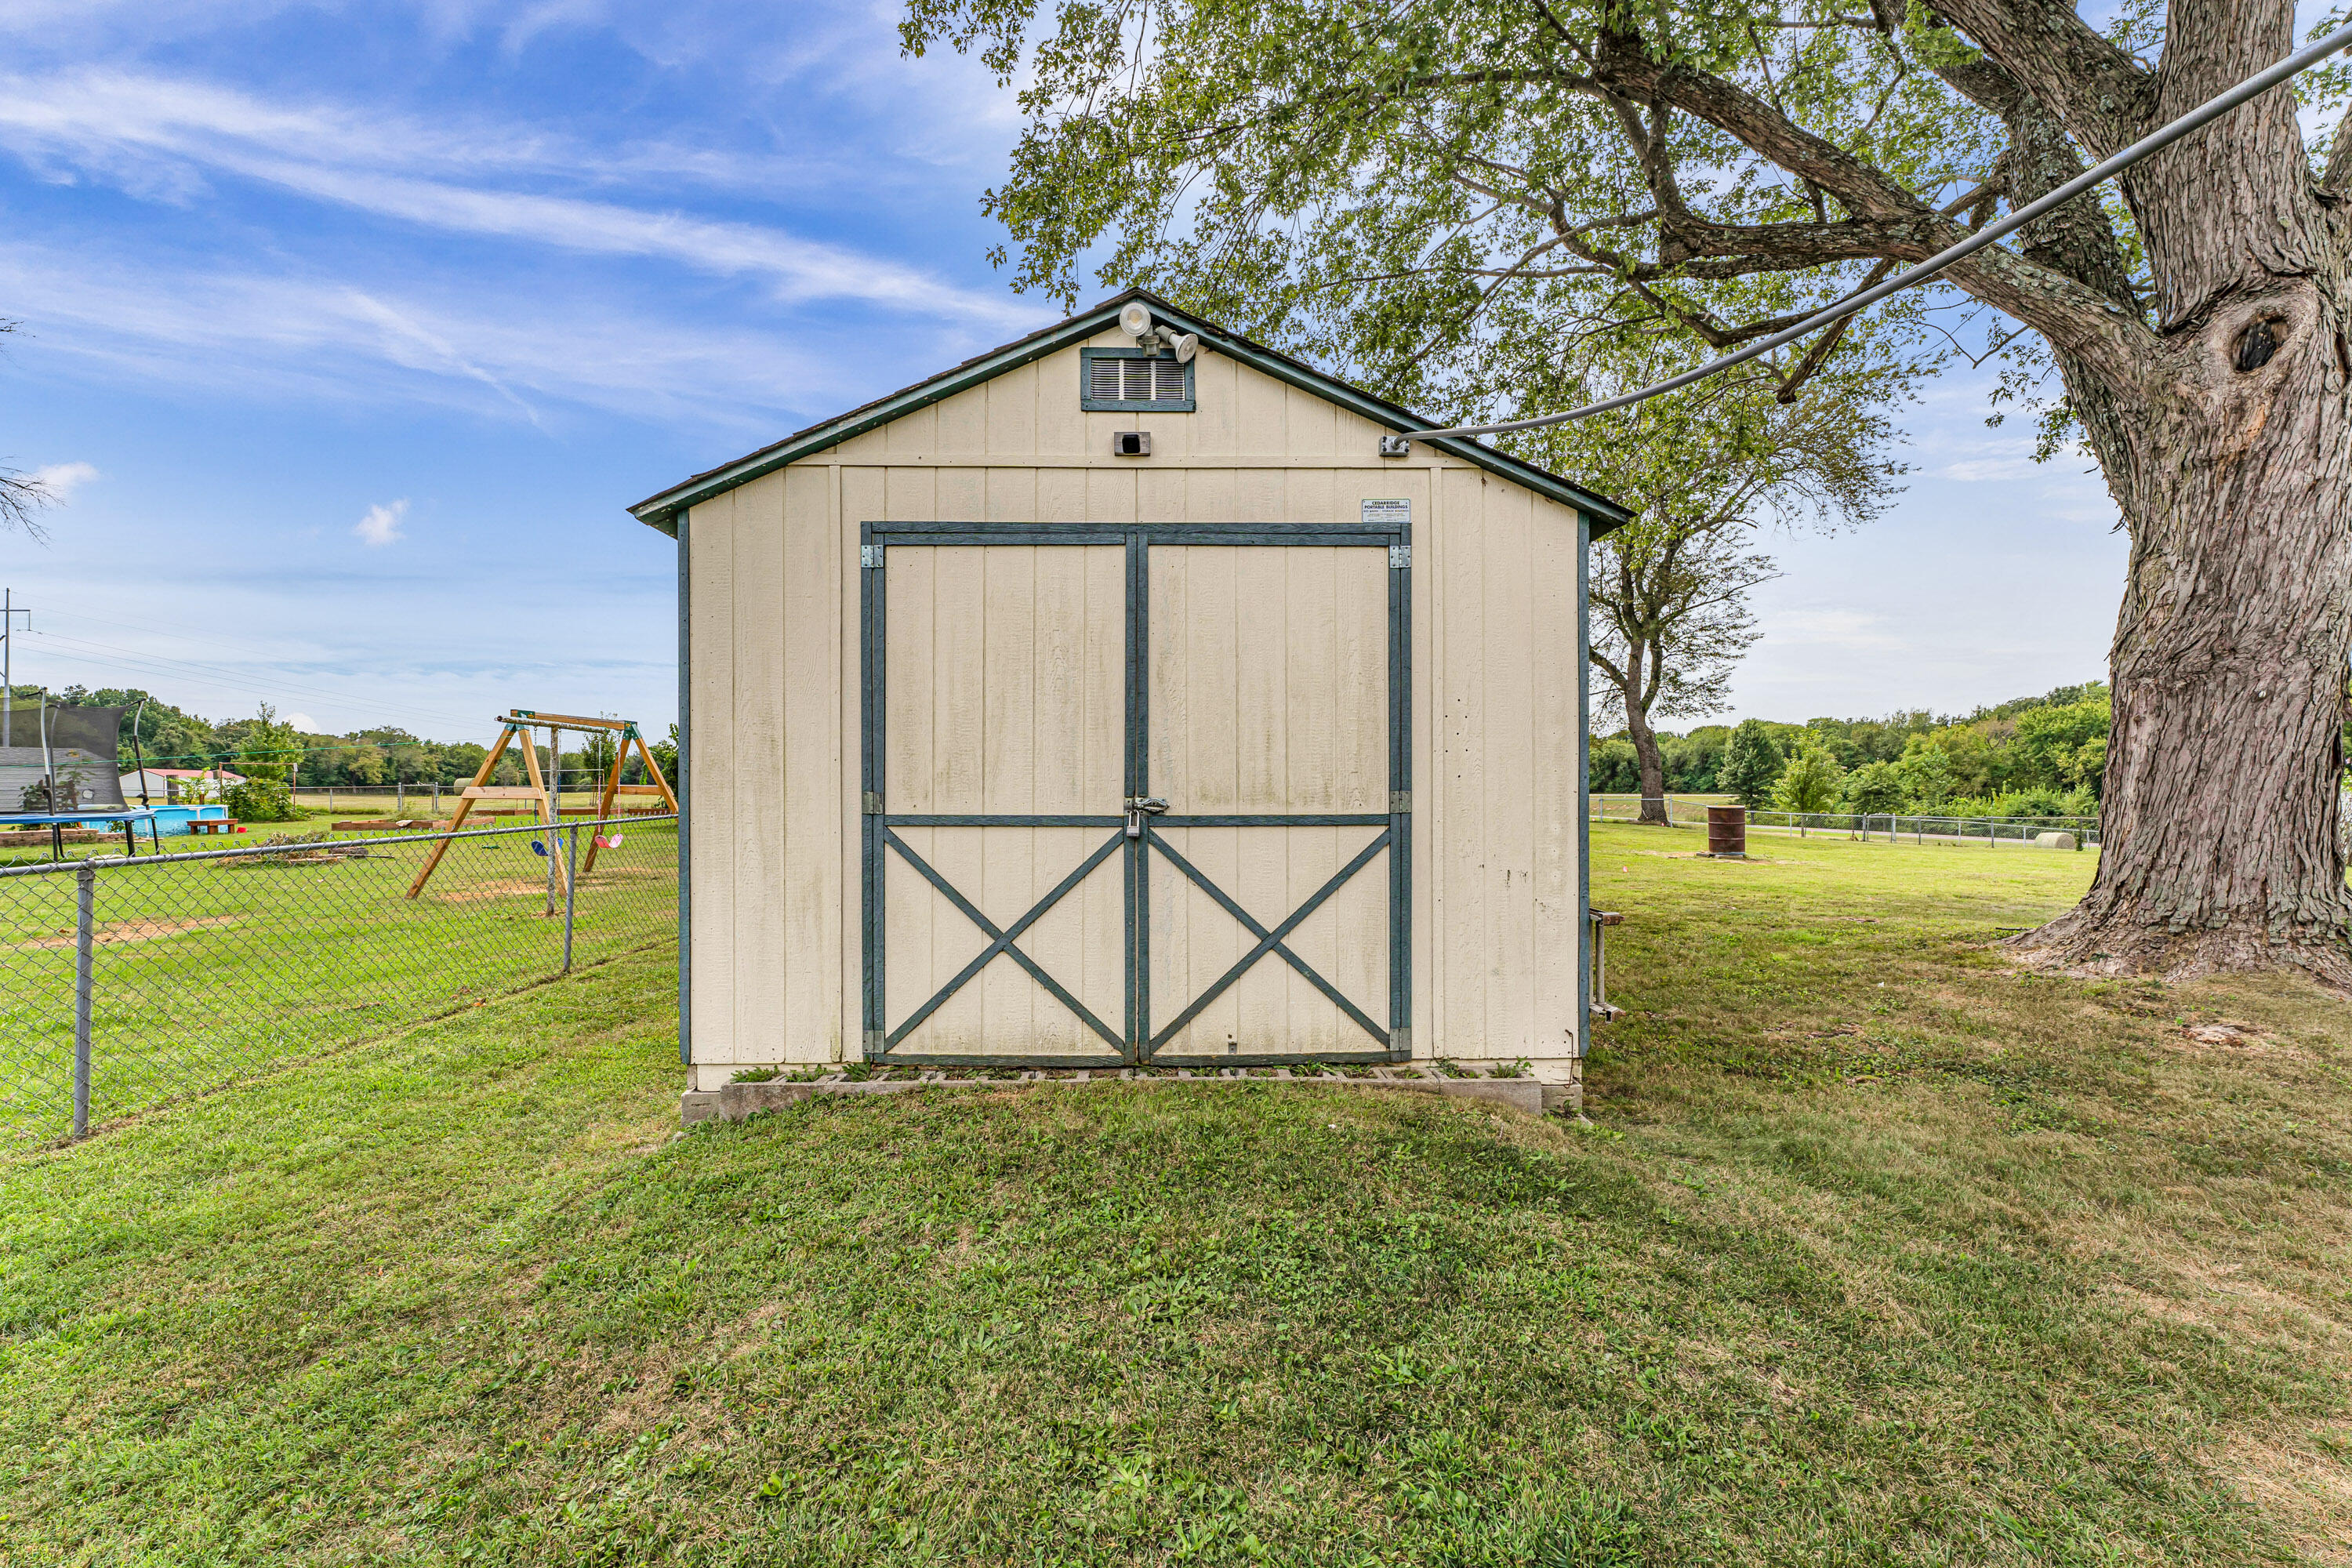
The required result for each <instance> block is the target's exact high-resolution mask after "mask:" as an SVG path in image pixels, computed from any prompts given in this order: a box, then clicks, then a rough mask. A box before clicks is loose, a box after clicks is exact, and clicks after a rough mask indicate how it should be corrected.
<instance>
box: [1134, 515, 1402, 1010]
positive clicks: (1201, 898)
mask: <svg viewBox="0 0 2352 1568" xmlns="http://www.w3.org/2000/svg"><path fill="white" fill-rule="evenodd" d="M1276 478H1277V479H1278V478H1280V476H1279V475H1276ZM1322 488H1323V489H1325V490H1326V491H1328V488H1329V485H1328V478H1327V479H1326V480H1325V481H1324V485H1323V487H1322ZM1282 521H1324V519H1320V518H1316V517H1302V516H1296V515H1294V516H1292V517H1290V518H1287V519H1285V520H1282ZM1387 573H1388V556H1387V552H1385V551H1382V550H1371V549H1363V548H1344V549H1343V548H1333V547H1320V546H1311V545H1285V546H1246V545H1244V546H1234V545H1157V546H1154V547H1153V549H1152V551H1151V625H1152V628H1153V634H1154V635H1153V637H1152V646H1151V670H1150V684H1151V705H1150V737H1151V738H1150V752H1151V765H1152V774H1151V779H1150V787H1151V790H1152V793H1154V794H1157V795H1164V796H1166V798H1167V800H1168V803H1169V810H1170V813H1171V815H1173V816H1199V815H1216V814H1223V813H1228V812H1232V813H1242V812H1251V813H1261V812H1272V813H1317V812H1343V811H1344V812H1371V813H1380V812H1384V811H1386V810H1387V808H1388V738H1387V727H1386V714H1387V703H1388V692H1387V683H1388V654H1387V634H1388V577H1387ZM1375 831H1376V830H1374V829H1368V828H1362V827H1339V826H1303V827H1192V828H1185V827H1175V828H1170V829H1167V830H1166V831H1165V837H1167V839H1168V841H1169V842H1170V844H1171V845H1172V846H1173V847H1175V849H1176V850H1177V852H1178V853H1179V854H1181V855H1182V856H1183V857H1184V858H1186V859H1187V860H1189V861H1191V862H1192V864H1193V865H1194V866H1196V867H1198V868H1200V870H1201V872H1202V875H1203V876H1205V877H1207V878H1208V879H1210V880H1211V881H1213V882H1214V883H1216V885H1217V886H1218V887H1220V888H1222V889H1223V890H1224V891H1225V893H1226V894H1227V895H1228V896H1229V897H1231V898H1232V899H1233V900H1234V902H1236V903H1238V904H1239V905H1240V906H1241V907H1242V908H1243V909H1244V910H1248V911H1249V913H1250V914H1251V915H1253V916H1254V917H1255V918H1256V920H1257V921H1259V922H1260V923H1261V924H1262V925H1265V926H1266V927H1269V928H1271V927H1273V926H1276V925H1277V924H1279V923H1280V922H1281V921H1284V920H1285V919H1286V918H1287V917H1288V916H1289V915H1290V913H1291V912H1292V911H1293V910H1296V909H1297V908H1298V907H1299V906H1300V905H1302V904H1304V903H1305V902H1306V901H1307V900H1308V899H1309V898H1311V897H1313V896H1314V894H1315V893H1316V891H1317V890H1318V889H1320V888H1321V887H1322V886H1323V884H1324V882H1325V881H1326V880H1328V879H1329V878H1330V877H1331V875H1332V874H1333V873H1334V872H1336V871H1338V870H1339V868H1340V867H1341V866H1343V865H1345V864H1346V862H1347V861H1348V860H1349V859H1350V858H1352V857H1353V856H1354V855H1355V854H1356V852H1357V851H1358V850H1360V849H1361V848H1362V847H1364V845H1365V844H1366V842H1367V841H1368V840H1369V839H1370V837H1371V836H1372V834H1373V833H1374V832H1375ZM1151 900H1152V910H1153V918H1152V930H1151V961H1152V962H1151V971H1152V981H1151V1003H1152V1008H1151V1010H1152V1019H1151V1025H1152V1028H1153V1031H1154V1032H1155V1033H1157V1031H1158V1030H1159V1029H1160V1028H1162V1027H1164V1026H1166V1025H1167V1024H1168V1022H1169V1021H1170V1020H1171V1019H1173V1018H1175V1017H1176V1016H1179V1015H1181V1013H1182V1012H1183V1011H1184V1010H1185V1009H1186V1008H1187V1007H1189V1006H1190V1005H1191V1004H1192V1001H1193V999H1194V998H1195V997H1197V996H1199V995H1200V994H1202V992H1204V991H1205V990H1206V989H1207V988H1208V987H1209V986H1210V985H1211V984H1213V983H1214V982H1215V981H1216V980H1217V979H1218V978H1219V977H1220V976H1221V975H1223V973H1225V972H1226V971H1227V970H1228V969H1229V968H1231V966H1232V965H1233V963H1234V962H1235V961H1236V960H1238V959H1239V958H1240V957H1241V956H1242V954H1243V953H1244V952H1247V951H1248V950H1249V948H1250V947H1251V946H1253V945H1254V944H1255V938H1253V937H1251V936H1249V935H1248V933H1247V932H1246V931H1245V930H1244V927H1243V926H1242V925H1241V923H1240V922H1239V921H1236V920H1234V917H1233V916H1232V915H1231V914H1230V913H1228V912H1227V911H1226V910H1223V909H1222V908H1220V907H1219V906H1218V905H1217V903H1216V902H1215V901H1214V900H1213V899H1212V898H1210V897H1209V895H1208V894H1207V893H1205V892H1203V891H1202V889H1199V888H1198V887H1197V886H1196V885H1195V884H1193V883H1192V880H1191V879H1188V878H1186V877H1185V876H1184V875H1183V874H1182V873H1181V872H1180V871H1178V870H1177V869H1176V868H1174V867H1172V866H1164V865H1163V866H1155V868H1153V871H1152V876H1151ZM1286 945H1287V946H1288V947H1290V948H1291V950H1292V951H1294V952H1297V954H1298V956H1299V957H1300V959H1301V960H1302V961H1304V962H1305V963H1307V964H1308V965H1309V966H1311V967H1312V968H1313V969H1314V970H1315V971H1316V972H1317V973H1318V974H1320V975H1322V976H1323V978H1324V979H1326V980H1327V981H1329V982H1330V983H1331V984H1334V985H1335V986H1337V987H1338V988H1339V990H1340V991H1341V993H1342V994H1345V995H1347V996H1348V997H1349V999H1350V1000H1351V1001H1353V1002H1354V1003H1355V1004H1356V1005H1358V1006H1359V1007H1360V1008H1362V1009H1363V1010H1364V1011H1365V1012H1366V1013H1368V1014H1369V1015H1370V1016H1372V1017H1373V1018H1374V1019H1375V1020H1380V1019H1382V1018H1384V1017H1385V1015H1386V1012H1387V1007H1386V1003H1385V997H1386V994H1387V987H1388V884H1387V867H1386V863H1385V858H1378V859H1375V860H1374V861H1373V862H1372V863H1371V864H1370V865H1369V866H1367V867H1365V868H1363V869H1361V870H1360V871H1359V872H1357V874H1356V875H1355V877H1354V878H1352V879H1350V880H1349V882H1348V883H1346V884H1345V885H1344V886H1343V887H1342V889H1340V891H1339V893H1337V894H1335V895H1334V896H1333V897H1332V898H1331V899H1330V900H1328V901H1327V902H1326V903H1325V904H1324V905H1323V906H1322V908H1320V909H1319V910H1317V911H1316V912H1315V913H1314V914H1313V915H1311V916H1309V917H1308V919H1307V921H1306V922H1305V923H1303V924H1302V925H1300V926H1299V927H1298V929H1297V931H1295V932H1293V933H1292V935H1291V937H1290V938H1289V939H1287V941H1286ZM1382 1043H1383V1042H1381V1041H1380V1040H1376V1039H1374V1038H1372V1037H1370V1036H1369V1035H1367V1034H1365V1032H1364V1031H1363V1029H1362V1028H1361V1027H1360V1026H1358V1025H1357V1024H1356V1022H1355V1021H1354V1020H1353V1019H1351V1018H1349V1016H1347V1015H1346V1014H1344V1013H1343V1012H1341V1011H1340V1010H1339V1007H1338V1006H1337V1005H1334V1004H1333V1003H1332V1002H1331V1000H1330V999H1329V998H1328V997H1327V996H1325V995H1324V994H1322V992H1321V991H1319V990H1318V989H1317V988H1316V987H1315V986H1314V985H1313V984H1311V983H1309V982H1308V981H1307V979H1306V977H1305V976H1303V975H1301V974H1300V973H1297V971H1296V970H1295V969H1293V968H1292V967H1291V966H1290V965H1289V964H1287V963H1285V962H1284V961H1283V960H1282V959H1281V958H1280V957H1279V956H1276V955H1268V956H1267V957H1265V958H1263V959H1261V960H1259V961H1258V962H1257V963H1255V965H1253V966H1252V967H1251V968H1250V969H1249V970H1248V971H1247V972H1245V973H1244V974H1243V976H1242V977H1241V979H1240V980H1239V981H1237V982H1236V983H1235V984H1233V985H1232V986H1231V987H1230V988H1228V989H1227V990H1226V991H1225V992H1224V993H1223V994H1222V995H1221V996H1219V997H1218V998H1217V999H1216V1000H1215V1001H1214V1002H1213V1003H1212V1004H1211V1005H1209V1006H1208V1007H1207V1008H1206V1009H1204V1010H1203V1011H1202V1012H1201V1013H1200V1014H1199V1015H1198V1016H1196V1017H1194V1018H1193V1020H1192V1022H1191V1023H1190V1024H1188V1025H1187V1026H1186V1027H1185V1029H1184V1030H1183V1031H1182V1032H1181V1033H1180V1034H1179V1035H1177V1036H1175V1037H1172V1038H1171V1039H1170V1040H1169V1042H1168V1043H1167V1044H1166V1046H1164V1047H1162V1048H1163V1049H1165V1050H1167V1051H1169V1052H1171V1054H1176V1055H1184V1056H1215V1055H1219V1054H1221V1053H1223V1052H1224V1051H1225V1050H1226V1049H1227V1047H1228V1045H1229V1044H1230V1045H1231V1046H1233V1047H1236V1048H1238V1049H1239V1050H1241V1051H1245V1052H1259V1053H1263V1052H1291V1053H1298V1054H1328V1053H1332V1052H1340V1051H1347V1052H1360V1051H1365V1050H1374V1049H1378V1048H1380V1047H1381V1044H1382Z"/></svg>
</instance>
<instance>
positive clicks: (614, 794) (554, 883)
mask: <svg viewBox="0 0 2352 1568" xmlns="http://www.w3.org/2000/svg"><path fill="white" fill-rule="evenodd" d="M499 725H500V726H501V727H500V729H499V738H498V742H497V744H495V745H493V746H492V747H491V748H490V749H489V752H488V755H486V756H484V757H483V758H482V765H481V768H480V770H479V771H478V772H477V773H475V774H474V782H473V783H472V784H467V786H466V788H465V789H464V791H463V792H462V793H460V794H459V795H458V796H457V813H456V815H455V816H451V817H450V819H449V832H451V833H453V834H454V833H456V832H457V830H458V829H459V828H461V827H463V826H465V825H466V818H467V816H469V815H471V814H472V812H473V809H474V803H475V802H476V801H488V800H523V801H529V802H530V803H531V805H532V813H531V815H532V816H533V817H534V818H535V819H536V820H537V821H538V822H539V823H540V825H541V826H545V827H550V828H552V827H554V826H557V825H558V824H559V822H560V821H561V816H560V813H559V810H558V807H557V804H556V797H555V793H554V792H553V791H551V790H550V789H549V787H548V784H547V776H546V774H544V773H541V771H540V766H539V748H538V746H537V745H536V744H535V743H534V742H533V741H532V739H531V731H534V730H545V731H547V754H548V756H549V757H551V758H552V759H553V760H554V762H555V766H556V769H557V779H558V783H559V784H560V783H561V781H562V758H563V752H562V745H561V742H560V737H561V736H562V732H563V731H566V730H580V731H592V732H601V733H604V734H608V735H612V736H614V738H615V743H614V747H613V765H612V767H611V768H610V769H608V770H607V771H606V773H605V775H604V781H603V784H602V786H601V788H600V790H599V794H598V798H597V802H596V816H595V819H596V820H597V821H599V822H603V821H604V820H606V819H607V818H609V817H610V816H612V815H613V803H614V800H616V799H618V798H619V797H620V796H622V795H659V796H660V797H661V800H662V803H663V804H664V805H666V806H667V807H668V809H669V810H670V811H672V812H676V811H677V791H675V790H673V789H671V788H670V787H669V781H668V780H667V779H666V778H664V777H662V771H661V764H660V763H656V762H655V761H654V754H653V752H652V751H651V750H650V749H649V748H648V747H647V746H646V738H645V737H644V736H643V735H641V734H639V733H638V732H637V726H636V721H635V720H632V719H583V718H581V717H579V716H578V715H577V714H572V713H541V712H538V711H536V710H532V709H529V708H516V709H513V710H509V712H508V713H507V715H506V716H505V717H504V718H502V719H500V720H499ZM518 740H520V742H521V746H522V765H523V772H524V773H525V774H526V775H527V776H528V777H529V778H530V784H492V783H490V775H491V774H492V773H493V772H495V771H496V769H497V768H498V765H499V758H500V757H503V756H504V755H506V751H507V747H508V746H509V744H511V743H513V742H516V741H518ZM632 745H634V746H635V747H636V749H637V755H638V757H639V758H641V759H642V760H643V761H644V763H645V764H646V777H647V778H649V779H651V780H653V783H651V784H623V783H622V782H621V764H622V763H625V762H626V761H627V760H628V755H629V748H630V747H631V746H632ZM484 809H485V811H486V812H487V811H488V807H485V808H484ZM603 847H604V845H603V844H602V843H601V842H599V836H597V835H593V834H592V835H591V836H590V837H589V840H588V859H587V862H586V863H585V864H584V865H583V866H582V867H581V868H580V870H581V874H582V875H583V876H584V875H586V874H587V873H588V872H590V871H593V870H594V869H595V868H596V851H597V850H599V849H601V848H603ZM448 851H449V840H448V839H447V838H443V839H442V840H441V841H440V842H439V843H437V844H436V845H434V846H433V853H432V854H431V855H429V856H427V857H425V864H424V866H423V868H420V869H419V870H418V871H417V873H416V880H415V881H413V882H411V883H409V884H408V897H410V898H412V899H413V898H415V897H416V895H417V894H419V893H421V892H423V891H424V890H425V883H426V881H428V880H429V879H431V878H432V876H433V871H434V868H436V867H437V866H439V865H440V864H441V857H442V856H444V855H446V854H447V853H448ZM547 857H548V859H549V861H550V862H551V864H550V866H549V868H548V908H549V910H550V911H551V912H552V910H554V907H555V900H556V899H557V898H558V897H559V896H560V895H559V893H558V891H557V889H558V888H559V886H560V885H561V884H560V882H559V879H562V878H568V877H570V876H571V874H572V873H571V868H569V867H568V866H566V865H565V864H564V861H563V858H562V857H561V856H559V855H557V854H556V853H555V845H554V841H553V837H552V835H551V836H550V837H549V839H548V841H547ZM567 890H568V889H567Z"/></svg>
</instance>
